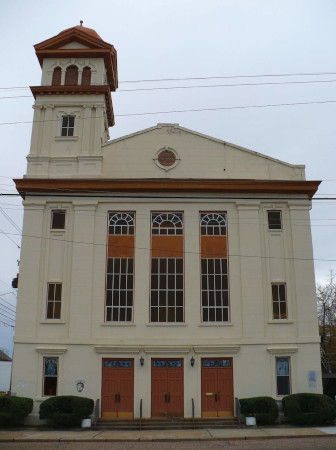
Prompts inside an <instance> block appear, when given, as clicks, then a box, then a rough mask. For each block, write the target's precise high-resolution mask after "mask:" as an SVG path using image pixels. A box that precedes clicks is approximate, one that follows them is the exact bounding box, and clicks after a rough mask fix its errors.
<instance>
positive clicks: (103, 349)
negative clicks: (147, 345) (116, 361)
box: [94, 345, 141, 355]
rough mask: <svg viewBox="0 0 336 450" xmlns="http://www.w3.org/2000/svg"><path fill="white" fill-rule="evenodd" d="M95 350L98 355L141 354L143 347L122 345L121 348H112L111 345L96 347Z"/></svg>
mask: <svg viewBox="0 0 336 450" xmlns="http://www.w3.org/2000/svg"><path fill="white" fill-rule="evenodd" d="M94 349H95V350H96V352H97V353H98V354H100V355H101V354H113V353H115V354H120V353H124V354H137V353H140V350H141V347H140V346H127V345H125V346H124V345H120V346H116V345H114V346H110V345H101V346H95V347H94Z"/></svg>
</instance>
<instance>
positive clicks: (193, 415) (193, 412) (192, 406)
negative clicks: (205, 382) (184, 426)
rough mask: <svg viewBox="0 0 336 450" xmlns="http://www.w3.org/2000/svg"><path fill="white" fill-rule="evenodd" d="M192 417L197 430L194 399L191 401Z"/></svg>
mask: <svg viewBox="0 0 336 450" xmlns="http://www.w3.org/2000/svg"><path fill="white" fill-rule="evenodd" d="M191 416H192V421H193V426H194V428H195V402H194V399H193V398H192V399H191Z"/></svg>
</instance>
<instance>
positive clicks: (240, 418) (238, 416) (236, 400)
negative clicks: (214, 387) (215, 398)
mask: <svg viewBox="0 0 336 450" xmlns="http://www.w3.org/2000/svg"><path fill="white" fill-rule="evenodd" d="M235 409H236V417H237V419H238V422H239V425H241V423H242V413H241V409H240V402H239V398H237V397H235Z"/></svg>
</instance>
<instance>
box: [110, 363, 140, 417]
mask: <svg viewBox="0 0 336 450" xmlns="http://www.w3.org/2000/svg"><path fill="white" fill-rule="evenodd" d="M133 365H134V364H133V359H103V377H102V417H103V418H109V417H116V418H117V417H119V418H127V419H131V418H132V417H133V407H134V371H133V370H134V369H133Z"/></svg>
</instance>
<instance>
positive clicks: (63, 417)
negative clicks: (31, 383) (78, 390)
mask: <svg viewBox="0 0 336 450" xmlns="http://www.w3.org/2000/svg"><path fill="white" fill-rule="evenodd" d="M93 406H94V402H93V400H91V399H90V398H86V397H76V396H74V395H61V396H59V397H50V398H48V399H47V400H45V401H44V402H43V403H41V405H40V419H47V420H49V421H51V422H53V424H54V425H56V426H59V427H79V426H80V425H81V421H82V419H85V418H86V417H89V416H90V415H91V414H92V411H93Z"/></svg>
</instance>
